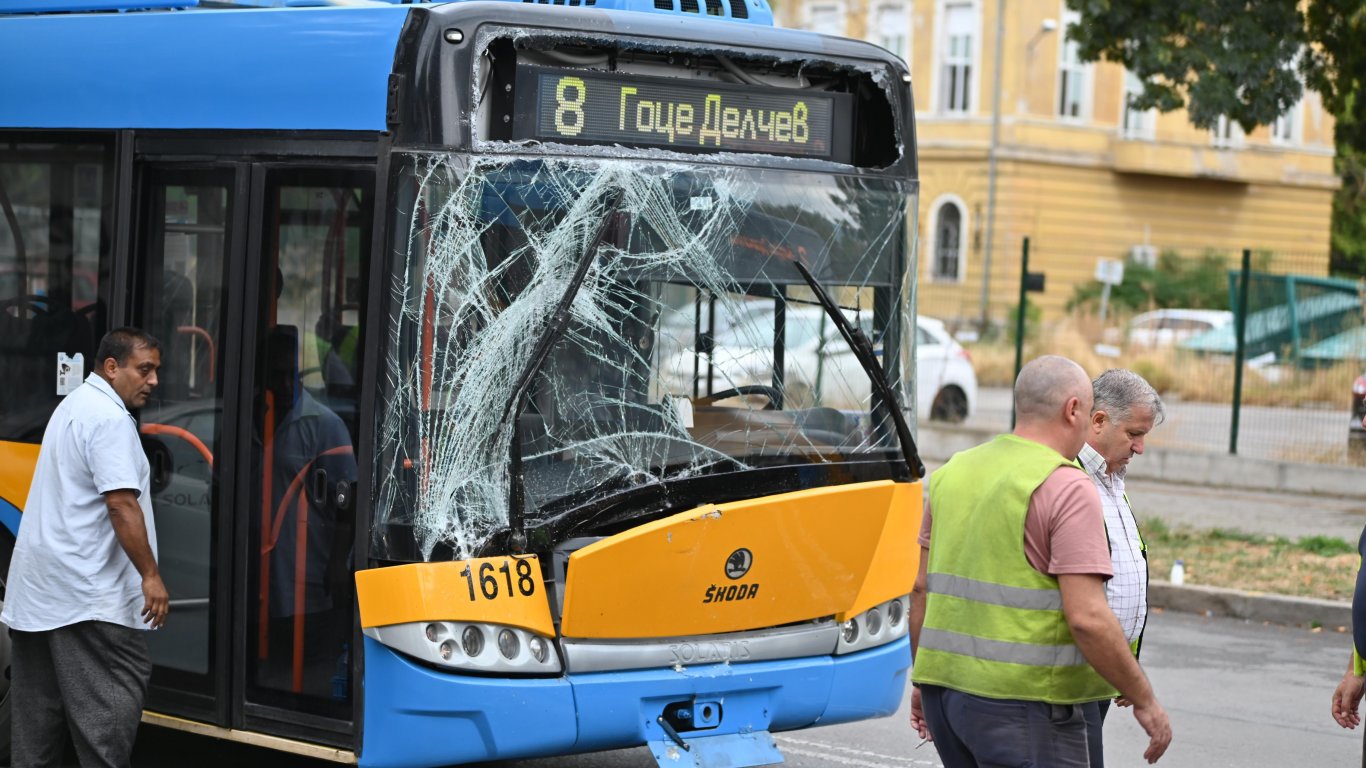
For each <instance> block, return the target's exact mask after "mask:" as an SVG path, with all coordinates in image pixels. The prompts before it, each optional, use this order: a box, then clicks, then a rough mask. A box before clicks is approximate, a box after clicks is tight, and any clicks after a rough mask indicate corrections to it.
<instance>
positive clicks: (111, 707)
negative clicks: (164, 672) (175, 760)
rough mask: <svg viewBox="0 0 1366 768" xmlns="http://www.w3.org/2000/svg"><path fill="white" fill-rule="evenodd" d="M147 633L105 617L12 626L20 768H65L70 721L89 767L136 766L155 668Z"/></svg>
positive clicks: (16, 767) (14, 762)
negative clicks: (45, 626)
mask: <svg viewBox="0 0 1366 768" xmlns="http://www.w3.org/2000/svg"><path fill="white" fill-rule="evenodd" d="M143 632H144V630H140V629H130V628H128V627H123V626H119V625H117V624H109V623H107V622H102V621H85V622H81V623H79V624H72V625H70V626H66V627H62V628H60V629H54V630H49V631H47V632H19V631H17V630H11V632H10V637H11V638H12V639H13V649H14V658H13V667H12V669H13V672H12V674H13V679H12V684H11V687H10V696H11V702H12V706H11V712H12V713H13V715H12V727H13V756H12V759H11V763H10V765H11V766H12V768H58V766H60V765H61V764H62V746H63V744H64V741H65V739H64V735H65V731H66V729H67V728H68V727H69V728H70V730H71V741H72V743H73V744H74V745H75V747H76V757H77V759H79V760H80V763H81V768H128V766H129V757H130V756H131V754H132V752H133V740H134V739H135V738H136V737H137V732H138V722H139V720H140V719H141V717H142V703H143V700H144V699H145V698H146V696H147V682H148V678H149V677H150V676H151V674H152V662H151V660H150V659H149V658H148V656H147V636H146V635H145V634H143Z"/></svg>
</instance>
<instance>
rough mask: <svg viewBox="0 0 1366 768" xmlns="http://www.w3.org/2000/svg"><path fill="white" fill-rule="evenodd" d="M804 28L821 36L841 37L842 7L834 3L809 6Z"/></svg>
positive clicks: (842, 26)
mask: <svg viewBox="0 0 1366 768" xmlns="http://www.w3.org/2000/svg"><path fill="white" fill-rule="evenodd" d="M806 28H807V29H809V30H811V31H812V32H819V33H821V34H822V35H843V34H844V6H842V5H838V4H835V3H829V4H822V5H813V6H810V7H809V9H808V10H807V17H806Z"/></svg>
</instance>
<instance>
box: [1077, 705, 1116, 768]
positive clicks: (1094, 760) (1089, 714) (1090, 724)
mask: <svg viewBox="0 0 1366 768" xmlns="http://www.w3.org/2000/svg"><path fill="white" fill-rule="evenodd" d="M1081 708H1082V709H1081V711H1082V715H1084V716H1085V717H1086V746H1087V748H1088V749H1090V751H1091V768H1105V753H1104V752H1102V751H1101V743H1102V742H1101V738H1100V730H1101V728H1103V727H1105V716H1106V715H1107V714H1109V712H1110V700H1109V699H1101V700H1100V701H1089V702H1087V703H1085V704H1082V705H1081Z"/></svg>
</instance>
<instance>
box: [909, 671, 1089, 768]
mask: <svg viewBox="0 0 1366 768" xmlns="http://www.w3.org/2000/svg"><path fill="white" fill-rule="evenodd" d="M920 699H921V703H922V704H923V706H924V708H925V722H926V724H928V725H929V726H930V733H931V734H933V735H934V747H935V749H936V750H937V751H938V752H939V759H940V760H943V761H944V766H945V768H1086V767H1087V764H1088V763H1089V762H1090V760H1089V755H1088V750H1087V747H1086V720H1085V718H1084V716H1083V714H1082V707H1081V705H1079V704H1066V705H1063V704H1045V703H1043V702H1039V701H1016V700H1008V699H988V698H985V697H982V696H974V695H972V694H970V693H963V692H962V691H955V690H953V689H952V688H940V687H939V686H935V685H922V686H920Z"/></svg>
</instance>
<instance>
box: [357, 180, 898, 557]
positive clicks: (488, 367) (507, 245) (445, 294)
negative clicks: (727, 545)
mask: <svg viewBox="0 0 1366 768" xmlns="http://www.w3.org/2000/svg"><path fill="white" fill-rule="evenodd" d="M404 173H405V184H404V186H402V187H401V189H403V190H405V192H406V194H407V195H409V198H408V199H407V200H406V201H401V202H400V205H402V206H403V207H404V213H405V214H406V215H407V216H408V217H409V223H410V226H409V227H408V231H407V232H406V233H404V240H403V242H402V244H401V248H402V251H403V252H404V253H406V256H405V257H404V258H403V259H401V260H400V263H399V264H398V268H397V270H396V273H395V274H394V276H393V285H392V287H391V295H392V297H393V300H392V304H391V312H392V313H393V314H394V316H395V317H394V320H393V321H392V322H391V325H390V327H391V328H395V329H396V331H395V335H394V337H393V338H392V339H391V340H390V342H389V344H388V345H387V351H386V373H385V374H384V375H383V379H382V383H383V386H384V387H385V388H386V389H387V391H385V392H384V393H383V396H382V405H381V407H380V416H379V418H380V423H379V427H380V433H379V438H378V439H379V444H378V455H379V461H378V462H377V468H376V473H377V477H376V487H377V489H378V496H379V499H378V501H379V503H378V508H377V515H376V522H377V528H376V543H377V545H378V547H379V549H380V550H381V551H382V552H388V553H389V556H392V557H393V558H394V559H406V557H410V556H412V557H420V558H423V559H431V558H432V557H433V552H434V551H437V550H438V548H439V549H440V551H441V552H442V553H443V554H441V555H440V556H446V554H445V553H446V552H447V551H449V553H451V554H454V555H455V556H468V555H470V554H473V553H477V552H479V551H481V547H483V546H485V545H486V544H487V542H488V541H489V539H490V537H491V536H494V535H496V534H497V533H499V532H500V531H503V530H506V528H507V526H508V525H509V519H510V507H511V505H513V504H515V501H514V500H515V499H516V498H518V496H519V494H520V495H521V498H522V499H523V501H522V503H521V505H520V507H519V509H520V510H521V513H522V515H523V516H524V518H525V519H526V521H527V523H528V525H531V526H537V525H540V526H545V525H546V524H548V523H549V522H551V521H554V520H556V519H557V516H560V515H564V514H565V513H566V512H568V511H570V510H574V509H581V508H583V507H585V506H586V505H588V506H591V505H594V504H602V503H605V500H609V499H611V498H614V497H618V496H620V495H621V494H622V493H624V492H629V491H631V490H633V489H639V488H641V487H644V486H650V485H656V484H660V483H670V482H673V481H676V480H680V479H687V478H696V477H699V476H704V475H708V474H714V473H721V472H745V471H747V470H751V469H761V468H772V467H782V466H798V465H808V464H827V465H828V464H836V463H841V462H860V461H863V462H866V461H880V462H890V461H896V460H898V458H899V457H900V448H899V447H898V444H897V442H896V439H895V437H894V435H893V430H892V427H891V424H890V419H889V418H888V416H887V411H886V408H885V407H883V406H882V404H881V401H880V399H879V398H876V397H873V395H872V388H871V386H870V378H869V376H868V374H867V373H866V372H865V371H864V370H863V369H862V367H861V366H860V365H859V364H858V362H857V360H856V359H855V358H854V356H853V355H852V354H851V353H850V350H849V348H848V345H847V344H846V343H845V341H844V340H843V338H842V337H841V336H840V335H839V334H838V333H837V332H836V331H835V330H834V323H833V322H832V321H831V318H829V317H828V316H827V315H825V314H824V312H823V311H822V309H821V308H820V307H819V306H817V305H816V304H815V303H814V302H815V296H814V294H813V292H812V291H811V289H810V288H809V287H808V286H807V285H806V283H805V282H804V281H803V280H802V278H801V276H800V275H799V273H798V271H797V270H796V269H795V268H794V267H793V263H794V262H800V263H802V264H804V265H805V266H806V267H807V268H808V269H809V270H811V272H812V273H813V274H815V275H816V277H817V279H818V280H820V281H821V283H822V284H823V285H824V286H825V287H826V289H827V290H828V291H829V292H830V293H831V294H832V295H833V296H834V297H835V299H836V300H837V301H838V302H839V303H840V304H841V305H842V306H843V307H844V308H845V312H846V314H847V317H849V318H850V320H851V321H856V322H858V323H859V324H861V325H862V326H863V327H864V328H865V329H881V331H880V332H877V331H875V332H873V333H870V335H871V336H873V337H874V338H876V339H878V340H879V341H881V340H882V339H883V337H884V336H887V334H889V333H890V334H892V335H893V337H896V338H899V334H900V328H899V325H900V322H901V320H900V318H903V317H906V316H907V313H906V311H905V309H906V306H905V295H904V291H903V290H902V278H903V275H904V270H905V265H904V263H903V261H904V258H905V253H904V242H905V238H906V232H905V227H906V226H907V222H906V220H905V211H906V210H907V205H906V201H907V196H908V194H909V193H910V190H909V189H908V188H907V187H906V186H905V184H904V183H900V182H891V181H869V180H866V179H861V178H853V177H841V176H832V175H817V174H809V173H803V174H798V173H794V172H789V171H781V172H780V171H774V170H756V169H737V168H726V167H707V166H699V165H687V164H663V163H655V164H648V165H647V164H642V163H640V162H637V161H626V160H585V159H545V158H538V159H535V160H527V159H507V158H499V159H494V158H468V157H464V156H456V155H422V156H414V157H412V158H410V160H409V163H408V164H407V166H406V168H405V171H404ZM576 269H581V270H582V274H581V275H579V277H581V278H582V279H581V281H579V282H578V283H577V284H576V283H575V278H576V275H575V271H576ZM560 307H564V308H565V309H566V313H565V314H564V317H563V318H562V320H563V322H560V320H558V319H557V318H556V310H557V308H560ZM780 326H781V327H782V329H783V331H784V332H783V333H782V334H777V333H776V331H777V330H778V328H779V327H780ZM557 327H562V333H561V334H560V335H559V336H558V338H557V340H556V341H555V343H554V344H553V345H550V346H548V348H547V349H546V350H545V351H546V354H545V356H544V359H542V360H538V359H536V356H535V352H536V349H537V347H538V344H541V343H542V342H543V340H546V339H550V338H553V337H554V331H553V329H555V328H557ZM823 330H824V331H825V333H824V335H823V336H822V331H823ZM778 338H781V339H783V343H775V339H778ZM889 338H890V337H889ZM822 339H823V341H822ZM908 348H909V347H908ZM901 357H902V354H901V352H900V350H897V351H896V354H893V355H892V358H893V359H892V360H885V359H884V361H883V362H884V364H885V365H887V367H888V368H890V369H892V371H893V372H892V373H891V374H890V376H891V377H892V379H893V382H894V384H895V385H897V386H900V382H899V381H897V379H898V378H899V377H900V376H901V371H900V359H901ZM778 360H782V361H783V363H782V365H779V364H777V361H778ZM519 393H522V394H521V395H520V396H519ZM514 440H515V441H516V444H515V445H513V441H514ZM514 456H515V458H514ZM755 482H757V481H755ZM761 491H762V489H759V488H756V492H761ZM701 501H703V500H702V499H697V500H693V501H691V502H689V501H688V500H686V499H677V501H676V503H679V504H683V505H685V506H692V505H693V504H696V503H700V502H701ZM409 537H411V539H412V541H413V543H414V544H413V546H414V547H415V550H414V552H413V553H408V554H407V555H403V554H401V553H403V552H404V551H405V546H404V545H403V544H402V543H401V541H402V540H405V539H407V538H409ZM381 556H385V555H381Z"/></svg>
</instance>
